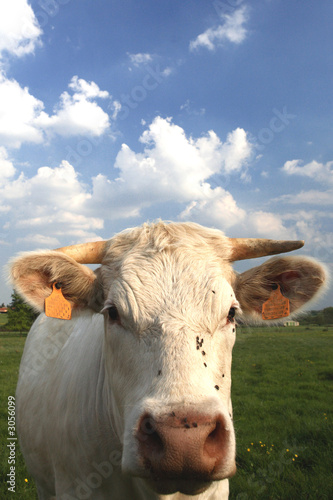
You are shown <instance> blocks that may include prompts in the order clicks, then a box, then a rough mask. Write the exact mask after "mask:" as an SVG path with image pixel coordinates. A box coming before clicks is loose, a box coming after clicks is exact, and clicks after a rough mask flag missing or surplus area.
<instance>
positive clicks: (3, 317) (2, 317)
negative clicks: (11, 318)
mask: <svg viewBox="0 0 333 500" xmlns="http://www.w3.org/2000/svg"><path fill="white" fill-rule="evenodd" d="M7 321H8V315H7V314H0V326H4V325H5V324H6V323H7Z"/></svg>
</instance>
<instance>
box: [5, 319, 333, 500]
mask: <svg viewBox="0 0 333 500" xmlns="http://www.w3.org/2000/svg"><path fill="white" fill-rule="evenodd" d="M24 342H25V336H22V335H19V334H15V333H10V334H5V333H0V394H1V408H0V416H1V421H0V426H1V427H0V428H1V436H2V438H1V443H0V444H1V459H0V478H1V483H0V498H1V500H2V499H7V498H8V499H9V498H12V497H13V494H12V493H10V492H8V490H7V485H6V480H7V477H6V475H7V474H8V472H9V466H8V463H7V459H8V449H7V447H6V445H7V437H8V430H7V401H8V396H11V395H14V394H15V386H16V381H17V375H18V366H19V361H20V358H21V354H22V351H23V347H24ZM232 379H233V385H232V399H233V407H234V423H235V429H236V436H237V465H238V470H237V474H236V476H234V478H232V479H231V481H230V498H231V499H232V500H257V499H258V500H261V499H263V500H305V499H306V500H329V499H332V498H333V494H332V491H333V479H332V470H333V460H332V457H333V444H332V443H333V439H332V438H333V432H332V428H333V427H332V418H333V398H332V380H333V328H331V327H306V328H305V327H298V328H246V327H243V328H238V331H237V342H236V345H235V349H234V357H233V376H232ZM248 450H249V451H248ZM26 479H27V482H26V481H25V480H26ZM15 495H16V498H18V499H19V500H35V499H36V498H37V494H36V489H35V486H34V483H33V480H32V479H31V477H30V476H29V475H28V473H27V471H26V468H25V465H24V461H23V458H22V455H21V453H20V451H19V447H18V445H17V448H16V494H15ZM124 500H130V499H124Z"/></svg>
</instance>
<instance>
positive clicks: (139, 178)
mask: <svg viewBox="0 0 333 500" xmlns="http://www.w3.org/2000/svg"><path fill="white" fill-rule="evenodd" d="M140 142H141V143H142V144H143V148H144V149H143V152H138V153H136V152H134V151H133V150H131V149H130V148H129V147H128V146H127V145H123V146H122V148H121V150H120V151H119V153H118V155H117V158H116V161H115V165H114V166H115V168H116V169H118V172H119V174H118V177H117V178H116V179H114V180H111V179H109V178H108V177H107V176H106V175H105V174H99V175H97V176H96V177H94V178H93V179H92V181H91V183H88V184H85V183H84V182H82V179H81V178H80V176H79V174H78V173H77V172H76V171H75V169H74V168H73V166H72V165H70V164H69V163H68V162H66V161H63V162H62V163H61V164H60V165H59V167H56V168H50V167H48V166H44V167H41V168H39V169H38V171H37V172H36V174H35V175H33V176H32V177H30V178H28V177H26V175H25V174H23V173H21V174H19V175H16V176H15V175H14V172H13V171H11V175H10V176H9V178H8V179H7V181H6V182H5V183H4V186H3V187H2V188H0V199H1V200H2V203H3V207H4V208H3V209H5V207H6V209H8V207H10V209H9V211H8V210H7V212H8V214H9V217H8V230H9V229H11V230H15V231H19V232H20V238H25V237H28V238H29V239H31V235H33V234H36V235H42V234H45V235H46V236H48V237H55V238H57V239H60V238H64V237H65V236H66V235H67V236H68V235H70V237H71V238H77V239H86V238H93V237H94V236H95V238H96V237H97V234H96V232H98V231H100V230H101V229H102V228H103V224H104V221H105V220H117V219H118V220H119V219H126V218H129V217H141V216H143V212H144V210H145V209H147V208H149V207H154V206H155V205H158V204H159V203H161V202H162V203H163V202H168V203H170V204H173V206H174V207H175V213H176V214H177V213H179V212H184V210H185V208H186V207H188V208H187V211H188V215H189V217H191V218H193V217H196V218H197V219H199V218H200V217H201V219H203V218H204V217H205V216H207V217H208V215H209V214H210V216H211V218H212V219H213V220H215V219H214V217H216V220H220V224H222V225H225V226H226V227H229V226H230V225H232V224H233V223H236V221H237V220H239V219H241V218H244V216H245V212H244V210H242V209H240V208H239V207H238V206H237V203H236V201H235V200H234V199H233V197H232V196H231V194H230V193H228V192H227V191H225V190H224V189H222V188H221V187H220V186H214V185H212V184H210V181H209V178H210V177H211V176H212V175H214V174H216V175H221V176H222V177H223V175H224V173H225V172H228V175H232V174H234V173H237V174H238V175H239V174H241V173H242V172H243V171H244V170H246V168H247V160H248V157H249V156H250V155H251V145H250V144H248V145H247V147H245V146H246V144H247V139H246V133H245V132H244V131H241V129H236V130H235V131H233V132H231V133H230V134H229V135H228V137H227V140H226V141H225V142H222V141H221V140H220V139H219V137H218V136H217V135H216V134H215V133H214V132H213V131H210V132H208V133H207V134H206V135H204V136H202V137H199V138H193V137H187V136H186V134H185V132H184V130H183V129H182V128H181V127H179V126H177V125H175V124H173V123H172V121H171V119H163V118H161V117H157V118H156V119H155V120H154V121H153V122H152V123H151V125H150V126H149V127H148V128H147V130H146V131H145V132H144V133H143V134H142V136H141V137H140ZM5 160H6V158H5ZM7 161H8V160H7ZM223 178H224V177H223ZM69 200H70V202H69ZM34 231H35V233H34ZM80 231H81V232H80ZM25 233H26V234H25ZM24 241H25V240H24ZM22 242H23V240H22Z"/></svg>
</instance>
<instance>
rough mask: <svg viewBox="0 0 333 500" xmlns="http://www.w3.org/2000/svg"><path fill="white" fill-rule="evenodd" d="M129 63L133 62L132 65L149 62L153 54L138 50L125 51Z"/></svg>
mask: <svg viewBox="0 0 333 500" xmlns="http://www.w3.org/2000/svg"><path fill="white" fill-rule="evenodd" d="M127 55H128V57H129V59H130V61H131V63H132V64H133V66H136V67H138V66H140V65H141V64H147V63H149V62H152V60H153V56H152V55H151V54H147V53H142V52H139V53H138V54H130V53H127Z"/></svg>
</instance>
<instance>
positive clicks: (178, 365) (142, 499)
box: [10, 221, 326, 500]
mask: <svg viewBox="0 0 333 500" xmlns="http://www.w3.org/2000/svg"><path fill="white" fill-rule="evenodd" d="M303 244H304V242H303V241H273V240H266V239H253V238H228V237H226V236H225V235H224V234H223V233H222V232H221V231H219V230H217V229H209V228H205V227H202V226H200V225H198V224H195V223H185V222H184V223H181V222H177V223H174V222H163V221H158V222H155V223H151V224H144V225H143V226H140V227H138V228H134V229H131V230H127V231H124V232H121V233H119V234H118V235H116V236H114V237H112V238H111V239H110V240H107V241H98V242H94V243H84V244H79V245H74V246H70V247H64V248H60V249H57V250H50V251H36V252H29V253H24V254H21V255H19V256H18V257H16V258H15V259H13V260H12V262H11V265H10V276H11V282H12V284H13V286H14V288H15V289H16V291H17V292H18V293H19V294H20V295H21V296H22V297H23V298H24V299H25V300H26V301H27V302H28V303H29V304H30V305H32V306H33V307H34V308H35V309H36V310H38V311H40V312H41V313H42V314H40V315H39V317H38V318H37V320H36V322H35V323H34V325H33V326H32V328H31V331H30V333H29V334H28V337H27V340H26V345H25V349H24V353H23V356H22V361H21V366H20V372H19V380H18V385H17V391H16V408H17V431H18V435H19V440H20V446H21V450H22V453H23V455H24V458H25V461H26V464H27V468H28V470H29V471H30V473H31V474H32V476H33V477H34V479H35V481H36V484H37V489H38V495H39V499H40V500H51V499H57V500H73V499H90V498H91V499H93V500H103V499H105V500H106V499H110V498H112V500H157V499H159V500H162V499H163V500H181V499H184V500H185V499H186V498H193V499H197V500H199V499H200V500H208V499H210V500H213V499H215V500H217V499H218V500H223V499H227V498H228V495H229V483H228V478H230V477H232V476H233V475H234V474H235V472H236V462H235V456H236V445H235V432H234V426H233V416H232V404H231V395H230V389H231V359H232V348H233V345H234V342H235V335H236V318H237V317H238V318H240V319H241V320H242V321H245V320H251V321H252V322H253V321H257V322H258V321H259V322H260V321H263V320H262V308H263V304H264V303H266V302H267V301H268V300H269V299H270V297H271V294H272V291H273V290H274V289H277V288H278V290H279V291H280V292H281V296H282V295H283V297H284V298H285V300H287V301H288V305H289V308H290V310H289V312H290V315H293V314H294V313H295V312H297V311H300V310H301V309H302V308H303V307H304V305H305V304H306V303H307V302H308V301H310V300H312V299H313V298H314V297H315V296H316V295H317V294H318V293H319V292H320V290H321V289H322V288H323V285H324V283H325V280H326V271H325V269H324V267H323V266H322V265H321V264H320V263H318V262H316V261H315V260H314V259H312V258H307V257H302V256H298V254H297V255H293V256H289V257H286V256H282V257H276V256H275V257H271V258H270V259H269V260H267V261H265V262H264V263H262V264H261V265H258V266H256V267H254V268H252V269H249V270H247V271H245V272H242V273H239V274H237V273H236V272H235V271H234V270H233V268H232V263H233V262H235V261H238V260H244V259H250V258H258V257H263V256H268V255H270V256H272V255H277V254H281V253H285V252H289V251H292V250H296V249H298V248H300V247H301V246H303ZM85 264H100V267H98V268H97V269H95V270H93V268H92V266H90V267H89V266H87V265H85ZM55 289H57V290H58V293H60V292H61V294H62V297H63V299H65V300H66V301H67V304H69V305H70V308H71V315H72V316H71V319H70V320H64V319H59V318H58V317H57V314H55V315H54V316H55V317H50V316H52V315H50V314H49V315H45V314H44V313H43V311H44V307H45V299H48V298H49V297H50V296H51V294H52V293H53V291H54V290H55ZM52 290H53V291H52ZM273 309H274V308H273ZM60 317H61V314H60ZM284 319H285V318H284ZM269 322H270V321H268V323H269Z"/></svg>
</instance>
